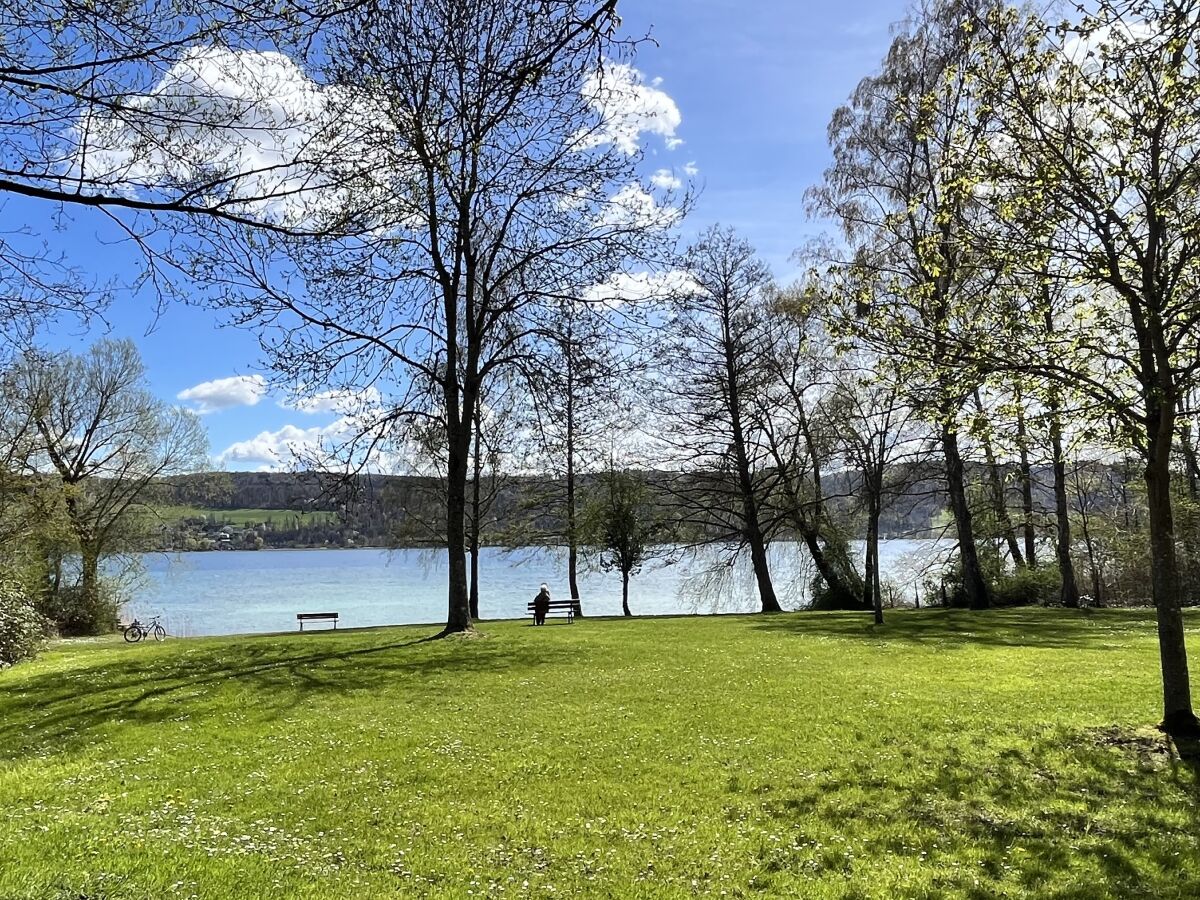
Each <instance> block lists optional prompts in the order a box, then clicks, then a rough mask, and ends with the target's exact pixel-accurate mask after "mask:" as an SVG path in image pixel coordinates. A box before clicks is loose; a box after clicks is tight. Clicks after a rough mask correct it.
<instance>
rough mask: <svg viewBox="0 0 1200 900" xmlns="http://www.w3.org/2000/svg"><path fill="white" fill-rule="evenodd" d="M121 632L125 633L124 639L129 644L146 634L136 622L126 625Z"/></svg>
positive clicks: (134, 642)
mask: <svg viewBox="0 0 1200 900" xmlns="http://www.w3.org/2000/svg"><path fill="white" fill-rule="evenodd" d="M123 634H124V635H125V640H126V641H127V642H128V643H130V644H136V643H137V642H138V641H140V640H141V639H142V638H144V637H145V636H146V635H145V633H144V632H143V631H142V629H141V626H139V625H137V624H136V623H135V624H133V625H126V626H125V630H124V632H123Z"/></svg>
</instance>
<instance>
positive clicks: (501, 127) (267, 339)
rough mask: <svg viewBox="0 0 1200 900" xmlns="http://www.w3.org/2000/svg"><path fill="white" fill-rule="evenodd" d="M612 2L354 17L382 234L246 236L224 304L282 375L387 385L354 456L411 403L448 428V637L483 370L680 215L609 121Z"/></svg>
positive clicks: (457, 616)
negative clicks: (651, 187) (255, 328)
mask: <svg viewBox="0 0 1200 900" xmlns="http://www.w3.org/2000/svg"><path fill="white" fill-rule="evenodd" d="M614 9H615V2H614V0H606V2H596V0H561V2H552V3H546V2H542V0H518V2H509V0H470V2H466V3H462V2H449V0H421V2H415V3H406V4H392V3H374V2H372V3H365V4H363V5H362V7H361V8H360V9H359V10H358V11H357V12H356V14H355V15H353V16H344V17H341V18H340V19H339V26H338V27H337V28H336V29H333V30H331V31H329V32H328V33H327V34H326V35H325V41H326V44H325V46H326V48H327V51H328V58H329V60H330V63H329V66H328V78H329V80H331V81H332V82H334V83H336V84H338V85H340V86H341V87H342V89H343V90H342V92H341V96H342V97H344V98H346V99H347V105H346V107H345V110H344V111H345V116H344V117H345V118H348V119H350V120H352V121H357V120H360V119H361V118H362V117H363V116H364V115H365V116H366V117H367V118H368V119H369V120H370V121H371V123H372V127H371V128H370V129H368V130H367V133H366V134H365V135H364V137H365V139H366V141H367V143H366V146H365V147H364V151H363V152H364V154H365V155H366V156H367V157H368V158H370V159H372V160H374V161H376V166H375V168H374V171H373V172H372V174H371V182H370V184H369V185H367V186H364V190H363V193H362V195H361V196H355V197H350V198H348V204H349V205H348V207H347V215H349V216H350V217H351V218H354V217H357V216H362V217H367V218H370V219H371V221H372V222H373V223H374V225H373V230H372V231H371V232H370V233H369V234H367V235H360V236H358V237H356V238H354V239H350V240H345V239H339V240H331V241H325V242H322V243H320V244H319V245H318V246H315V247H314V246H312V245H311V244H310V243H308V242H296V241H293V240H291V239H290V238H282V237H276V238H274V239H273V240H272V241H271V242H269V246H268V247H267V248H266V250H264V251H262V252H258V248H248V250H247V255H246V257H245V259H244V260H243V265H242V267H241V269H240V271H239V272H238V275H237V277H236V283H235V284H234V285H232V290H231V296H230V297H229V299H228V302H229V303H231V304H232V305H233V306H235V307H236V309H237V310H238V312H239V316H240V321H243V322H246V323H257V324H259V325H261V326H263V327H264V345H265V347H266V349H267V351H268V354H269V356H270V358H271V360H272V363H273V365H274V366H275V368H276V370H277V372H278V373H279V376H280V377H281V378H283V379H285V380H290V381H292V382H301V383H305V384H313V385H325V386H328V385H331V384H336V385H340V386H344V387H346V388H348V389H354V390H361V388H362V386H363V385H364V384H366V383H370V384H373V385H376V386H378V387H379V388H380V389H381V390H382V391H384V392H385V398H384V400H383V402H382V403H381V404H380V406H379V409H378V410H376V413H375V415H374V417H373V418H371V417H368V418H364V423H363V426H362V428H361V429H359V435H358V436H359V437H360V438H361V439H362V440H360V441H357V442H352V443H355V446H356V450H355V451H354V452H353V453H352V454H351V456H352V457H353V459H354V460H356V461H357V462H358V463H360V464H361V463H364V462H365V461H366V460H367V459H368V458H369V453H368V452H367V451H368V450H369V448H370V446H371V445H376V444H379V443H383V442H386V440H387V437H386V435H387V434H388V433H389V432H390V431H392V430H393V429H394V428H395V427H396V426H397V425H398V424H399V423H403V422H406V421H410V420H412V419H413V418H414V417H415V418H419V419H424V420H425V421H426V422H427V423H429V425H430V427H433V428H436V429H440V430H441V431H443V432H444V438H445V439H444V445H445V453H446V487H447V490H446V497H445V504H446V547H447V553H448V557H449V596H448V612H447V623H446V630H447V633H450V632H456V631H464V630H468V629H470V628H471V616H470V602H469V589H468V577H467V563H466V536H465V535H466V530H465V526H466V508H467V483H468V480H469V470H470V457H471V448H472V441H473V433H474V426H473V423H474V421H475V418H476V416H475V410H476V407H477V406H478V404H479V402H480V397H481V393H482V392H483V389H484V386H485V384H486V383H488V382H489V381H490V380H491V379H493V378H496V377H498V376H499V374H500V372H502V371H503V370H504V369H506V368H508V367H513V366H517V365H519V364H520V363H521V362H522V361H523V360H525V359H527V358H528V357H529V355H530V354H531V353H532V352H533V347H534V345H535V344H536V342H537V340H538V335H539V332H540V328H541V324H542V322H541V319H542V313H543V311H544V309H545V307H546V305H547V304H548V303H550V302H558V301H559V300H561V299H564V298H565V297H567V296H573V295H574V293H575V288H576V287H577V286H578V285H579V284H581V283H600V282H603V281H605V280H606V279H607V278H608V277H609V276H610V275H612V274H613V273H614V272H615V271H617V270H618V268H619V267H620V266H621V265H623V264H625V263H627V262H628V261H630V260H631V259H641V258H645V257H647V256H649V255H651V254H652V252H655V251H656V250H657V246H656V244H657V242H658V240H659V239H660V236H661V235H662V232H663V228H664V227H665V226H666V225H669V224H670V223H672V222H674V221H675V219H676V218H677V217H678V215H679V209H678V208H676V207H668V206H664V205H661V204H660V203H659V202H658V200H657V199H656V198H655V197H654V196H652V195H651V194H650V192H649V191H648V189H647V188H645V187H643V186H642V185H641V184H640V183H639V182H638V179H637V166H638V162H639V153H638V152H637V151H636V146H634V141H633V137H631V136H630V129H629V127H628V122H627V121H626V122H619V123H618V125H617V129H616V131H614V120H613V116H612V106H613V104H612V102H611V101H612V99H613V97H614V92H617V93H619V92H620V91H621V90H622V89H624V90H626V91H629V90H632V89H633V88H634V87H638V86H639V85H637V84H635V83H634V79H635V74H634V70H633V69H632V68H631V67H630V66H629V65H628V62H627V61H628V60H629V59H631V57H632V52H633V49H634V47H633V45H631V44H629V43H626V42H623V41H621V40H619V39H618V38H617V37H616V29H617V28H618V21H617V19H616V16H615V12H614ZM364 111H366V112H364ZM636 134H637V129H636V127H635V128H634V129H633V136H634V137H636ZM264 255H265V256H267V257H268V258H270V260H271V261H270V262H269V263H264V262H261V261H260V260H261V259H262V258H263V257H264ZM231 277H232V276H231ZM564 286H570V291H567V290H566V289H565V288H564ZM428 400H433V401H434V403H433V404H432V405H431V404H430V403H428V402H426V401H428Z"/></svg>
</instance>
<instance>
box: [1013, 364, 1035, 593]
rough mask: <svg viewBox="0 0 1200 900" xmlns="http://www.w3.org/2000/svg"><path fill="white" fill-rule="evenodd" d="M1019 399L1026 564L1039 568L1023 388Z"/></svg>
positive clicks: (1018, 393)
mask: <svg viewBox="0 0 1200 900" xmlns="http://www.w3.org/2000/svg"><path fill="white" fill-rule="evenodd" d="M1016 395H1017V396H1016V401H1017V449H1018V451H1019V453H1020V478H1021V513H1022V517H1023V521H1022V523H1021V527H1022V530H1023V531H1024V532H1025V565H1027V566H1029V568H1031V569H1034V568H1037V531H1036V529H1035V528H1034V525H1033V467H1032V466H1031V465H1030V464H1029V432H1028V429H1027V428H1026V427H1025V407H1024V402H1023V398H1022V396H1021V390H1020V388H1019V387H1018V388H1017V392H1016Z"/></svg>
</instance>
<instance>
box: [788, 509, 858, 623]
mask: <svg viewBox="0 0 1200 900" xmlns="http://www.w3.org/2000/svg"><path fill="white" fill-rule="evenodd" d="M794 521H795V523H796V529H797V530H798V531H799V532H800V537H801V539H802V540H803V541H804V546H806V547H807V548H808V554H809V556H811V557H812V561H813V565H814V566H816V568H817V574H819V575H820V576H821V578H822V580H824V582H825V584H826V585H827V586H828V588H829V596H828V600H827V602H826V603H824V604H822V605H820V606H817V607H814V608H816V609H821V610H833V609H844V610H863V609H870V608H871V604H870V602H869V601H868V600H867V595H866V588H865V587H864V586H863V585H862V584H859V583H858V578H857V573H855V579H854V582H853V583H851V582H850V581H849V579H848V577H847V576H848V575H849V574H850V573H849V572H848V571H846V569H845V568H844V567H842V566H839V565H838V564H837V561H835V560H834V559H832V558H831V557H830V554H828V553H826V552H825V548H824V547H822V546H821V536H820V533H819V532H818V531H817V529H816V528H814V527H813V526H812V525H811V524H809V522H808V521H807V519H805V517H804V516H803V514H798V515H797V516H795V517H794Z"/></svg>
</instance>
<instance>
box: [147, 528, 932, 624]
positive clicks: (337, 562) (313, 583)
mask: <svg viewBox="0 0 1200 900" xmlns="http://www.w3.org/2000/svg"><path fill="white" fill-rule="evenodd" d="M942 546H943V545H940V544H938V543H937V542H935V541H899V540H897V541H884V542H882V543H881V545H880V559H881V561H882V573H883V576H884V577H885V578H890V579H892V580H893V581H894V582H895V583H896V584H897V585H898V586H900V587H901V588H902V589H903V591H904V596H905V598H906V599H907V600H908V602H911V600H912V595H913V587H914V586H915V584H916V582H917V581H919V579H920V575H921V573H922V572H923V571H924V570H925V569H926V568H929V567H936V566H938V565H939V563H940V561H941V553H940V552H939V548H941V547H942ZM854 549H855V552H856V553H861V547H860V546H859V545H857V544H856V545H855V547H854ZM713 561H714V557H708V558H699V559H697V558H692V557H685V558H683V559H682V560H680V561H677V562H674V563H672V562H669V561H667V562H664V561H657V562H650V563H647V565H646V566H645V567H644V568H643V570H642V572H641V573H640V574H638V575H636V576H634V578H633V579H632V581H631V582H630V589H629V605H630V607H631V609H632V611H633V612H634V614H635V615H637V614H643V615H663V614H680V613H714V612H716V613H721V612H750V611H753V610H754V609H756V608H757V600H756V589H755V584H754V577H753V572H752V571H751V569H750V565H749V562H748V561H742V562H739V564H738V565H735V566H733V567H722V573H721V575H720V576H719V577H718V576H712V575H705V574H704V570H706V569H708V568H709V565H708V564H709V563H711V562H713ZM771 562H772V567H773V569H772V574H773V579H774V582H775V588H776V592H777V593H778V594H779V597H780V602H781V603H783V605H784V606H786V607H790V608H797V607H800V606H803V605H805V604H806V602H807V586H808V583H809V581H810V579H811V577H812V565H811V561H810V560H809V558H808V555H807V552H805V551H803V548H801V547H800V546H799V545H795V544H787V543H780V544H776V545H774V546H773V547H772V548H771ZM145 567H146V575H145V578H144V579H143V582H142V583H141V584H140V585H137V586H136V587H135V588H134V590H133V592H132V593H133V600H132V601H131V602H130V603H129V604H128V605H127V606H126V608H125V611H124V614H123V615H124V617H125V618H128V617H132V616H133V615H137V616H139V617H145V616H147V615H153V614H156V613H161V614H163V615H164V616H165V620H166V623H167V626H168V630H169V631H170V632H171V633H172V634H176V635H183V636H187V635H206V634H243V633H249V632H269V631H292V630H295V629H296V613H298V612H337V613H339V614H340V616H341V618H340V620H339V623H338V626H339V627H341V628H354V627H362V626H367V625H399V624H420V623H441V622H444V621H445V617H446V564H445V555H444V554H443V553H436V552H433V551H427V550H393V551H387V550H370V549H359V550H260V551H257V552H252V551H231V552H208V553H180V554H174V555H151V556H147V557H146V558H145ZM566 569H567V567H566V555H565V553H563V552H559V551H555V550H552V549H550V550H547V549H525V550H516V551H512V550H502V549H499V548H487V549H485V550H483V551H482V553H481V555H480V612H481V613H482V615H483V618H485V619H509V618H520V617H522V616H524V615H525V605H526V604H527V603H528V602H529V600H530V599H532V597H533V595H534V594H536V593H537V590H538V585H539V584H540V583H541V582H543V581H545V582H547V583H548V584H549V585H550V590H551V594H552V595H553V596H554V597H555V599H566V598H567V597H569V596H570V591H569V589H568V587H567V572H566ZM580 593H581V594H582V602H583V608H584V612H585V613H586V614H588V615H604V616H616V615H620V613H621V579H620V576H619V575H618V574H616V573H602V572H596V571H592V570H589V569H585V568H584V567H581V571H580ZM314 627H318V628H320V627H326V626H324V625H316V626H314Z"/></svg>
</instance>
